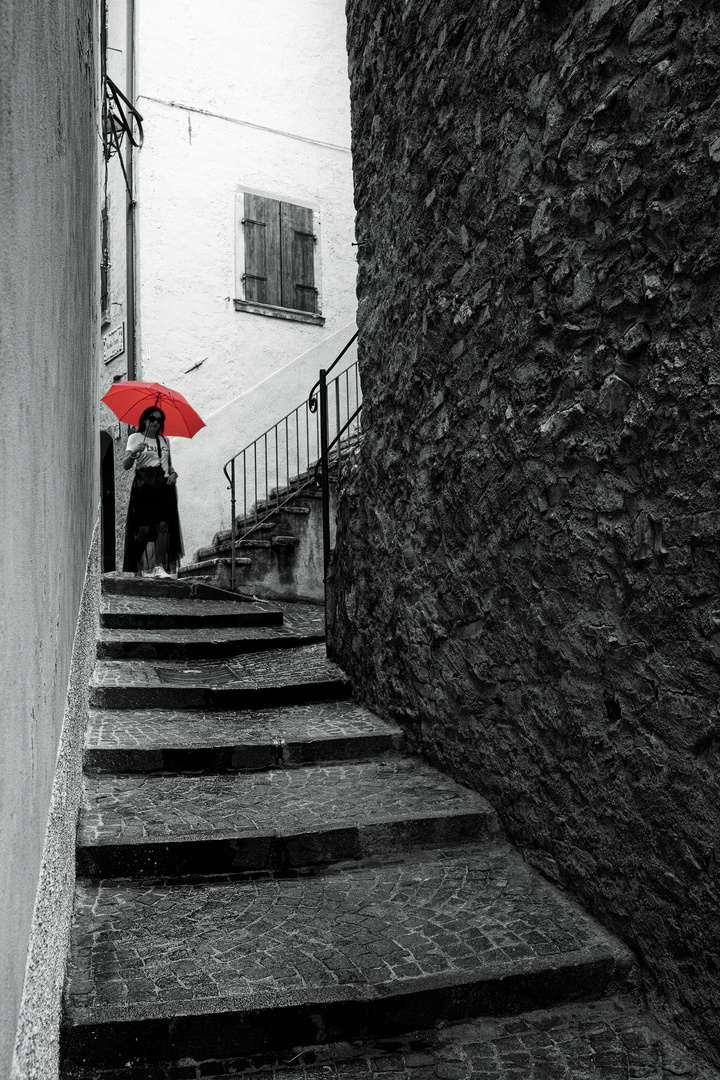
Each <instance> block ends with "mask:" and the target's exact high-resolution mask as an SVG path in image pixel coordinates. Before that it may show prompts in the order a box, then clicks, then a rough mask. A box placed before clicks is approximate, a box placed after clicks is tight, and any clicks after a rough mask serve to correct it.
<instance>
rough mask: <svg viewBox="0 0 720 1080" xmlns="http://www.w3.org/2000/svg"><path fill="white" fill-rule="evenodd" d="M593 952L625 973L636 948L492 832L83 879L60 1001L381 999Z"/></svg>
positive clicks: (196, 1003) (125, 1010) (226, 1008)
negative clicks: (196, 880) (203, 872)
mask: <svg viewBox="0 0 720 1080" xmlns="http://www.w3.org/2000/svg"><path fill="white" fill-rule="evenodd" d="M597 964H602V965H604V967H603V970H605V971H606V972H607V971H616V972H617V971H619V972H620V973H623V972H627V971H628V970H629V969H630V967H631V960H630V957H629V954H628V952H627V951H626V950H625V948H624V947H623V946H622V945H620V943H619V942H617V941H616V940H615V939H614V938H612V937H611V936H610V935H609V934H608V933H607V932H606V931H604V930H603V929H602V928H601V927H600V926H599V925H598V924H597V923H595V922H594V920H592V919H591V918H590V917H589V916H588V915H586V914H585V913H584V912H583V911H581V910H580V909H579V908H578V907H577V906H576V905H575V904H574V903H572V902H571V901H569V900H568V899H567V898H566V897H564V896H562V895H561V894H560V893H558V892H557V891H556V890H555V889H554V888H553V887H552V886H551V885H549V884H548V883H547V882H546V881H544V880H543V879H541V878H540V877H539V876H538V875H537V874H535V873H534V872H533V871H532V870H530V868H529V867H528V866H527V864H525V863H524V862H523V860H522V859H521V858H520V856H519V855H518V854H517V853H516V852H514V851H513V850H512V849H510V848H509V847H508V846H507V845H505V844H498V843H491V844H484V845H477V846H473V847H471V848H465V849H462V850H461V851H459V852H458V851H454V852H453V853H451V854H450V853H440V852H437V851H430V852H424V853H417V852H416V853H415V854H414V855H413V856H412V857H406V858H405V859H404V860H403V861H402V862H398V861H397V857H396V858H395V859H393V860H385V861H384V860H377V861H376V863H375V864H374V865H373V864H372V863H371V864H370V865H367V864H361V865H350V866H343V867H341V868H333V869H332V870H331V871H329V872H327V873H325V874H319V875H316V876H312V877H299V878H295V879H292V880H287V879H286V880H278V879H271V880H255V881H250V882H228V881H224V882H212V883H201V884H193V885H182V884H180V885H178V884H171V885H160V884H158V885H153V886H148V885H143V884H136V883H118V882H99V883H87V882H78V885H77V889H76V898H75V914H74V926H73V931H72V941H71V953H70V964H69V971H68V980H67V984H66V996H65V1008H66V1017H67V1023H68V1024H69V1025H76V1026H77V1025H82V1024H92V1023H98V1022H103V1023H112V1022H113V1021H137V1020H142V1019H147V1018H151V1017H155V1018H163V1017H166V1018H172V1017H182V1016H197V1015H204V1016H206V1017H207V1016H208V1014H213V1013H215V1014H217V1013H223V1014H225V1013H228V1012H243V1011H247V1010H253V1015H254V1016H256V1017H257V1016H258V1014H262V1013H263V1012H268V1011H269V1012H271V1013H272V1012H273V1011H274V1010H276V1009H278V1008H282V1007H286V1006H290V1007H297V1006H298V1005H302V1004H303V1003H306V1004H312V1005H313V1006H315V1005H316V1004H318V1003H321V1004H322V1003H332V1002H340V1001H352V1002H354V1003H355V1006H357V1005H358V1004H360V1003H362V1002H372V1001H381V1002H382V1003H383V1008H386V1007H387V1005H388V1002H389V1001H390V999H393V998H397V997H398V996H401V995H405V994H408V993H413V992H417V991H422V990H425V991H435V992H437V990H438V989H439V988H443V987H456V986H464V987H468V986H469V985H472V984H474V983H478V982H480V983H483V984H488V983H492V984H501V983H505V982H506V981H507V980H509V979H510V980H513V979H514V980H517V979H518V978H520V979H521V978H523V977H525V978H527V977H530V978H532V976H535V979H536V981H537V976H538V975H540V976H542V978H543V979H546V978H547V974H548V973H549V972H558V973H560V975H561V976H562V977H563V978H566V977H567V973H569V972H572V971H583V970H584V969H585V968H586V967H587V966H588V965H590V966H591V967H592V966H593V965H597ZM593 970H594V968H593ZM590 974H592V972H591V973H590ZM406 1030H407V1029H406Z"/></svg>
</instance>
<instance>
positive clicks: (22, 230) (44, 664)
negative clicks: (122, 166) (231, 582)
mask: <svg viewBox="0 0 720 1080" xmlns="http://www.w3.org/2000/svg"><path fill="white" fill-rule="evenodd" d="M96 34H97V27H96V3H95V0H58V2H57V3H53V4H52V5H48V3H47V0H25V2H23V3H17V2H12V0H10V2H8V3H3V4H0V207H1V208H2V210H1V211H0V234H1V235H2V242H1V243H0V297H2V303H1V304H0V416H1V418H2V419H1V421H0V462H2V468H1V469H0V570H1V573H0V672H1V678H0V726H1V730H2V752H1V753H0V1076H3V1077H4V1076H7V1075H8V1073H9V1071H10V1066H11V1057H12V1052H13V1046H14V1043H15V1037H16V1030H17V1026H18V1015H19V1010H20V1003H21V997H22V993H23V985H24V980H25V975H26V963H27V957H28V943H29V940H30V934H31V928H32V920H33V910H34V908H35V901H36V897H37V895H38V881H39V875H40V869H41V862H42V858H43V851H45V852H46V853H50V854H51V855H52V852H51V849H52V851H55V852H57V851H60V850H61V849H60V848H58V847H55V846H53V844H50V846H48V844H47V843H46V841H47V840H48V814H49V810H50V808H51V799H52V793H53V784H54V779H55V775H56V765H57V762H58V748H59V746H60V736H61V730H62V724H63V715H64V713H65V708H66V699H67V691H68V679H69V675H70V668H71V655H72V650H73V641H74V638H75V630H76V625H77V619H78V611H79V609H80V602H81V596H82V591H83V583H84V581H85V573H86V564H87V559H88V552H89V550H90V546H91V541H92V535H93V527H94V523H95V519H96V516H97V506H98V496H99V465H98V443H99V436H98V429H97V365H98V343H99V332H98V331H99V326H98V307H99V295H98V293H99V241H98V223H99V210H98V156H99V148H100V142H99V136H98V119H99V118H98V111H97V103H98V94H97V89H98V87H97V81H98V64H97V51H96ZM78 749H79V748H78ZM64 768H65V766H64V764H63V762H62V761H61V763H60V769H61V771H62V770H63V769H64ZM73 805H74V804H73V803H72V799H71V798H70V797H69V798H68V801H67V802H66V803H65V809H66V812H67V814H68V815H71V814H72V808H73ZM54 820H56V821H57V817H56V818H55V819H54ZM67 824H68V822H67V820H66V821H65V822H64V826H65V827H67ZM51 825H52V821H51ZM64 853H65V855H66V856H67V855H68V849H67V845H66V846H65V848H64ZM70 854H72V851H70ZM48 865H49V866H50V867H51V869H52V870H53V872H55V873H57V872H59V871H60V869H61V867H60V865H59V864H58V861H57V860H54V857H51V862H50V864H48ZM69 880H70V879H69V877H68V876H67V875H66V876H65V877H64V878H63V879H62V881H63V883H64V886H65V892H64V896H62V899H63V900H64V902H65V903H67V901H68V898H69V897H71V895H72V893H71V891H70V892H68V889H71V886H70V884H69ZM55 884H56V885H58V886H59V884H60V879H59V878H56V879H55ZM60 892H61V890H60V889H59V888H58V893H56V894H55V898H56V899H58V900H60V899H61V897H60ZM53 910H54V911H56V912H57V915H58V919H59V922H57V923H55V924H54V925H53V926H51V927H48V926H47V924H46V925H45V930H46V931H48V934H49V937H50V938H51V939H52V940H53V942H54V948H55V950H57V949H58V948H61V947H62V942H61V941H60V938H59V936H58V935H60V934H61V932H62V919H63V917H64V912H65V911H66V910H67V909H66V908H65V909H64V910H62V904H59V906H58V908H57V909H53ZM47 961H48V964H52V965H53V970H57V968H56V966H55V965H56V961H57V956H56V954H55V953H54V954H53V955H52V957H51V956H47ZM58 995H59V987H58V986H57V981H56V985H55V1002H54V1008H55V1012H53V1011H52V1009H50V1010H49V1011H46V1010H45V1009H43V1008H40V1009H39V1010H35V1011H34V1012H33V1013H32V1015H29V1014H28V1015H26V1016H25V1017H24V1018H23V1024H22V1025H21V1026H23V1030H24V1033H25V1035H28V1034H29V1035H30V1036H31V1037H34V1038H35V1039H36V1042H37V1043H40V1044H42V1043H43V1041H44V1040H45V1039H48V1040H52V1031H51V1025H52V1023H53V1021H54V1020H56V1018H57V1005H58V1003H59V997H58ZM33 1000H34V1001H37V1000H38V999H37V998H33ZM31 1028H32V1031H31V1030H30V1029H31ZM30 1058H32V1055H30ZM28 1060H29V1059H27V1058H26V1059H25V1060H24V1065H23V1067H25V1065H27V1063H28ZM46 1066H47V1059H46V1058H42V1057H41V1058H40V1059H39V1060H38V1059H36V1065H35V1066H34V1071H31V1072H30V1074H29V1075H33V1076H41V1077H42V1078H43V1080H46V1078H50V1077H51V1076H52V1071H49V1070H48V1069H47V1067H46ZM28 1067H29V1066H28Z"/></svg>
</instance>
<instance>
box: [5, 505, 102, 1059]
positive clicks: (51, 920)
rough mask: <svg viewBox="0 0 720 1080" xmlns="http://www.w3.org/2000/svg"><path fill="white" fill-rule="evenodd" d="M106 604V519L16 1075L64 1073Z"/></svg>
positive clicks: (76, 670)
mask: <svg viewBox="0 0 720 1080" xmlns="http://www.w3.org/2000/svg"><path fill="white" fill-rule="evenodd" d="M99 607H100V524H99V521H98V522H97V523H96V525H95V529H94V532H93V538H92V544H91V548H90V552H89V555H88V560H87V567H86V571H85V583H84V586H83V592H82V597H81V601H80V611H79V613H78V621H77V629H76V632H75V639H74V642H73V651H72V659H71V666H70V679H69V683H68V693H67V700H66V705H65V715H64V717H63V725H62V731H61V734H60V745H59V747H58V756H57V765H56V769H55V778H54V780H53V787H52V795H51V801H50V811H49V815H48V823H47V831H46V835H45V846H44V850H43V858H42V864H41V867H40V877H39V881H38V890H37V896H36V899H35V910H34V913H33V921H32V927H31V931H30V942H29V947H28V958H27V968H26V973H25V985H24V989H23V997H22V1002H21V1005H20V1014H19V1018H18V1026H17V1035H16V1041H15V1052H14V1054H13V1064H12V1070H11V1073H10V1076H11V1078H12V1080H24V1078H29V1077H42V1078H43V1080H51V1078H52V1077H54V1076H57V1073H58V1057H59V1046H60V1004H61V996H62V988H63V979H64V976H65V964H66V959H67V953H68V943H69V939H70V922H71V917H72V903H73V891H74V888H75V831H76V823H77V814H78V808H79V804H80V792H81V788H82V757H83V741H84V736H85V727H86V724H87V716H88V682H89V678H90V675H91V672H92V668H93V664H94V654H95V640H96V636H97V628H98V611H99Z"/></svg>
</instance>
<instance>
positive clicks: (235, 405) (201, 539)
mask: <svg viewBox="0 0 720 1080" xmlns="http://www.w3.org/2000/svg"><path fill="white" fill-rule="evenodd" d="M354 333H355V325H354V323H349V324H348V325H346V326H344V327H341V329H340V330H338V331H337V332H336V333H335V334H333V335H332V336H331V337H328V338H326V339H325V340H324V341H323V342H322V343H321V344H319V345H317V346H315V347H314V348H312V349H310V350H309V351H308V352H307V353H306V354H304V355H303V356H300V357H298V358H297V359H295V360H294V361H293V362H292V363H290V364H288V365H287V366H286V367H284V368H282V369H281V370H279V371H275V372H274V373H273V374H271V375H270V376H268V377H267V378H265V379H264V380H263V381H262V382H260V383H259V384H258V385H256V386H254V387H251V388H249V389H248V390H247V391H246V392H244V393H241V394H240V395H238V396H237V397H235V398H234V399H232V400H231V401H229V402H227V403H226V404H225V405H223V406H221V408H220V409H219V410H218V411H217V412H215V413H210V414H209V415H208V417H207V426H206V427H205V428H203V429H202V430H201V431H200V432H198V434H197V435H196V436H195V438H194V439H173V440H172V455H173V463H174V465H175V468H176V469H177V472H178V475H179V480H178V501H179V506H180V517H181V521H182V528H183V535H184V540H185V553H186V560H185V561H189V559H190V558H192V555H193V553H194V551H195V550H196V549H197V548H199V547H202V546H204V545H207V544H209V543H210V541H211V540H212V538H213V535H214V534H215V533H216V532H218V530H220V529H228V528H230V523H231V516H230V492H229V490H228V485H227V481H226V479H225V475H224V473H223V466H224V464H225V463H226V462H227V461H228V459H229V458H231V457H232V456H233V455H235V454H237V452H238V451H240V450H242V449H243V448H244V447H245V446H247V445H248V444H249V443H250V442H252V441H253V440H254V439H257V438H259V437H260V436H261V435H262V434H263V433H264V432H265V431H267V429H268V428H269V427H271V426H272V425H274V424H276V423H277V422H278V420H280V419H281V418H282V417H283V416H285V415H286V414H287V413H288V412H290V411H291V410H294V409H295V408H297V406H299V405H301V404H302V403H303V402H305V401H306V400H307V398H308V394H309V393H310V390H311V389H312V387H313V385H314V384H315V382H316V380H317V377H318V372H319V370H320V368H323V367H325V368H327V367H329V366H330V364H331V363H332V362H333V360H334V359H335V357H336V356H337V355H338V354H339V353H340V352H341V350H342V349H343V347H344V346H345V344H346V343H347V342H348V341H349V340H350V338H351V337H352V336H353V334H354ZM356 359H357V348H356V344H353V345H352V346H351V347H350V349H349V350H348V351H347V353H346V354H345V356H344V357H343V358H342V360H341V361H340V363H339V364H338V367H337V369H336V370H335V371H334V372H333V373H332V375H331V378H332V377H334V376H335V375H336V374H337V373H339V372H341V371H344V370H345V368H346V367H348V366H349V365H351V364H353V363H355V361H356ZM286 401H287V402H290V404H289V405H287V407H286V406H285V404H284V402H286ZM280 437H281V439H282V432H281V434H280ZM271 457H272V449H271ZM248 462H249V465H251V462H252V459H251V458H249V459H248ZM240 467H241V466H240V464H238V470H239V469H240ZM271 469H272V462H271ZM271 482H272V478H271ZM237 499H238V505H237V509H236V512H237V513H238V514H240V513H242V494H241V479H240V473H239V471H238V480H237Z"/></svg>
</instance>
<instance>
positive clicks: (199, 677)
mask: <svg viewBox="0 0 720 1080" xmlns="http://www.w3.org/2000/svg"><path fill="white" fill-rule="evenodd" d="M349 695H350V683H349V680H348V678H347V676H346V675H345V673H344V672H343V671H342V669H341V668H339V667H338V666H337V664H334V663H332V661H330V660H328V659H327V657H326V655H325V648H324V646H322V645H303V646H300V647H298V648H293V649H274V650H272V651H271V652H268V653H264V652H260V653H247V654H245V655H244V656H238V657H234V658H231V659H228V660H227V661H225V662H224V663H222V662H213V661H205V660H195V661H192V662H187V661H186V662H185V663H169V662H168V663H160V662H157V661H155V662H152V661H149V660H98V661H97V663H96V664H95V670H94V672H93V675H92V678H91V680H90V705H91V706H92V707H94V708H104V709H223V710H227V709H253V708H269V707H272V706H276V705H289V704H305V703H307V702H310V701H333V700H342V699H345V698H348V697H349Z"/></svg>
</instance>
